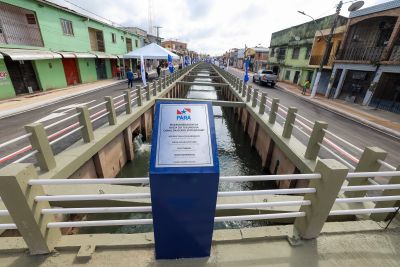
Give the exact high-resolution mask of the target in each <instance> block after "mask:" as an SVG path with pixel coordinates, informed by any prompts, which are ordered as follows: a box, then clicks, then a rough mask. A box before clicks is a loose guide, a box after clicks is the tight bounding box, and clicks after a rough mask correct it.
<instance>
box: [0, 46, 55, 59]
mask: <svg viewBox="0 0 400 267" xmlns="http://www.w3.org/2000/svg"><path fill="white" fill-rule="evenodd" d="M0 53H2V54H3V55H5V56H9V57H11V59H12V60H42V59H54V58H61V55H60V54H57V53H54V52H51V51H46V50H28V49H6V48H0Z"/></svg>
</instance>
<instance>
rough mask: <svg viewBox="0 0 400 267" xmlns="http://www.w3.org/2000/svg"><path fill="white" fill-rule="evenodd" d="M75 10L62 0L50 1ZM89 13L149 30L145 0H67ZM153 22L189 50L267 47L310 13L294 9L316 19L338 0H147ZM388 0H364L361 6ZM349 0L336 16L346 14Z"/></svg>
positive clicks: (164, 35) (162, 32) (305, 20)
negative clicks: (272, 38) (149, 2)
mask: <svg viewBox="0 0 400 267" xmlns="http://www.w3.org/2000/svg"><path fill="white" fill-rule="evenodd" d="M51 1H53V2H57V3H58V4H61V5H65V6H68V7H69V8H72V9H75V10H77V11H78V12H82V13H85V12H84V11H82V10H80V9H79V8H76V7H74V6H73V5H71V4H68V3H67V2H66V1H65V0H51ZM67 1H69V2H72V3H74V4H77V5H79V6H81V7H83V8H85V9H87V10H90V11H91V12H93V13H96V14H98V15H100V16H102V17H106V18H108V19H110V20H112V21H114V22H116V23H118V24H122V25H125V26H138V27H140V28H143V29H145V30H147V29H148V23H147V21H148V16H147V14H148V1H149V0H147V1H146V0H91V1H87V0H67ZM152 1H153V9H152V11H153V25H158V26H162V27H163V28H162V29H161V30H160V34H161V36H162V37H163V38H166V39H169V38H173V39H175V38H177V39H180V40H182V41H186V42H188V47H189V49H192V50H196V51H199V52H205V53H210V54H213V55H215V54H221V53H223V52H225V51H227V50H228V49H230V48H233V47H237V48H241V47H244V45H245V44H246V45H247V46H255V45H258V44H260V43H261V44H262V45H264V46H268V45H269V42H270V39H271V34H272V33H273V32H275V31H279V30H282V29H285V28H288V27H291V26H294V25H298V24H301V23H305V22H309V21H310V18H308V17H305V16H303V15H300V14H299V13H297V10H302V11H305V12H306V13H308V14H310V15H311V16H313V17H315V18H319V17H322V16H327V15H330V14H333V13H334V12H335V5H337V3H338V2H339V0H307V1H305V0H280V1H272V0H246V1H243V0H241V1H239V0H218V1H216V0H169V1H165V0H152ZM387 1H388V0H365V6H364V7H368V6H371V5H376V4H380V3H383V2H387ZM347 8H348V4H347V5H345V6H344V7H343V9H342V12H341V15H343V16H348V11H347Z"/></svg>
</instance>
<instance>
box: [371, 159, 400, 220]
mask: <svg viewBox="0 0 400 267" xmlns="http://www.w3.org/2000/svg"><path fill="white" fill-rule="evenodd" d="M396 171H400V165H399V166H397V168H396ZM388 184H400V176H393V177H392V178H390V180H389V182H388ZM381 196H400V189H391V190H384V191H383V192H382V195H381ZM399 206H400V201H399V200H392V201H378V202H377V203H376V204H375V209H379V208H391V207H399ZM392 216H396V214H393V212H391V213H372V214H371V216H370V217H371V219H372V220H374V221H377V222H379V221H386V220H390V219H391V218H392Z"/></svg>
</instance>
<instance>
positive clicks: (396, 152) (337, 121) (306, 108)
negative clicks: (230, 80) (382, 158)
mask: <svg viewBox="0 0 400 267" xmlns="http://www.w3.org/2000/svg"><path fill="white" fill-rule="evenodd" d="M229 71H230V72H231V73H233V74H235V75H236V76H238V77H242V75H243V74H242V72H241V71H239V70H236V69H232V68H230V69H229ZM251 80H252V79H251V77H250V81H251ZM250 84H251V85H252V86H253V87H254V88H259V89H260V90H262V91H263V92H266V93H267V94H268V96H269V97H276V98H280V103H281V104H283V105H284V106H286V107H290V106H293V107H297V108H298V114H300V115H302V116H304V117H306V118H307V119H309V120H311V121H315V120H323V121H326V122H327V123H328V124H329V126H328V129H329V130H330V131H332V132H334V133H336V134H337V135H339V136H340V137H342V138H344V139H346V140H347V141H350V142H351V143H352V144H354V145H356V146H358V147H361V148H364V147H366V146H378V147H380V148H382V149H384V150H386V151H387V152H388V153H389V155H388V157H387V161H388V162H389V163H392V164H398V159H399V158H400V141H399V140H396V139H394V138H392V137H389V136H387V135H384V134H382V133H380V132H377V131H375V130H373V129H371V128H368V127H367V126H364V125H362V124H359V123H356V122H354V121H352V120H349V119H346V118H344V117H342V116H339V115H337V114H335V113H333V112H331V111H328V110H326V109H323V108H321V107H318V106H316V105H313V104H311V103H309V102H307V101H304V100H302V99H300V98H298V97H296V96H293V95H292V94H290V93H287V92H284V91H282V90H279V89H277V88H270V87H267V86H265V85H259V84H255V83H253V82H251V83H250ZM346 150H348V151H353V153H352V154H354V155H356V153H355V151H354V150H352V149H350V148H347V149H346Z"/></svg>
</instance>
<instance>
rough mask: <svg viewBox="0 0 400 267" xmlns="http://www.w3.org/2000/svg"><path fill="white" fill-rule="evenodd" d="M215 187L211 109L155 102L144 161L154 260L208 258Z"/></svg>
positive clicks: (204, 104)
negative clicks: (147, 171)
mask: <svg viewBox="0 0 400 267" xmlns="http://www.w3.org/2000/svg"><path fill="white" fill-rule="evenodd" d="M218 183H219V162H218V151H217V144H216V138H215V128H214V117H213V111H212V105H211V103H210V102H189V101H183V102H171V101H157V102H156V110H155V120H154V128H153V136H152V148H151V158H150V189H151V201H152V212H153V221H154V236H155V248H156V259H177V258H198V257H208V256H209V255H210V249H211V240H212V233H213V227H214V216H215V205H216V200H217V192H218Z"/></svg>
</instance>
